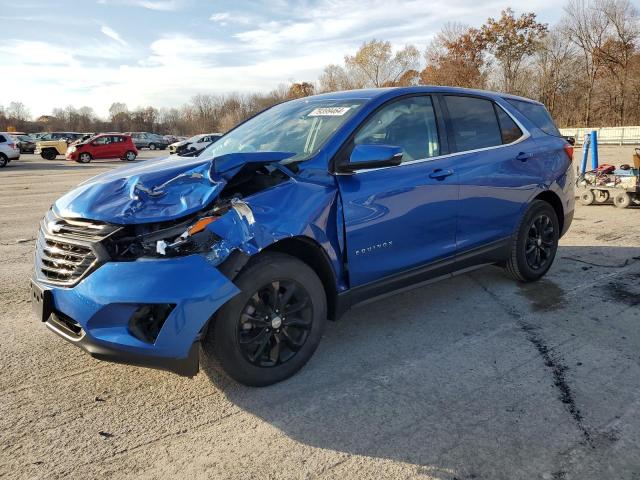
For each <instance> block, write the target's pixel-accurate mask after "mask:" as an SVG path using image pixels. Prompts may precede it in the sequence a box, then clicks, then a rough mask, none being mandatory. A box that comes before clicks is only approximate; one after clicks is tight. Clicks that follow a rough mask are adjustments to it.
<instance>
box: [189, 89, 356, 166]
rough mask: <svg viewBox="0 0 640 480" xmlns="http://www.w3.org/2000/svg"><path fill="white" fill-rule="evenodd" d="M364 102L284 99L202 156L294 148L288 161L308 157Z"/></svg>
mask: <svg viewBox="0 0 640 480" xmlns="http://www.w3.org/2000/svg"><path fill="white" fill-rule="evenodd" d="M363 103H364V100H313V99H301V100H294V101H291V102H286V103H281V104H280V105H276V106H275V107H272V108H270V109H268V110H265V111H264V112H263V113H261V114H259V115H257V116H255V117H253V118H252V119H250V120H248V121H247V122H245V123H243V124H242V125H240V126H239V127H238V128H236V129H235V130H232V131H231V132H229V133H228V134H226V135H225V136H224V137H222V138H221V139H220V140H218V141H217V142H215V143H213V144H211V145H210V146H209V147H208V148H207V149H206V150H205V151H204V152H202V153H201V155H200V156H201V157H204V158H207V157H219V156H220V155H226V154H228V153H253V152H292V153H295V155H294V156H293V157H291V158H289V159H287V162H291V161H302V160H307V159H308V158H310V157H311V156H313V155H314V154H315V153H316V152H317V151H318V150H320V147H322V145H324V143H325V142H326V141H327V140H328V139H329V137H330V136H331V135H333V133H334V132H335V131H336V130H337V129H338V128H339V127H340V126H341V125H342V124H343V123H344V122H345V121H346V120H348V119H349V118H351V117H352V116H353V115H354V114H355V112H356V111H357V110H358V108H360V106H361V105H362V104H363Z"/></svg>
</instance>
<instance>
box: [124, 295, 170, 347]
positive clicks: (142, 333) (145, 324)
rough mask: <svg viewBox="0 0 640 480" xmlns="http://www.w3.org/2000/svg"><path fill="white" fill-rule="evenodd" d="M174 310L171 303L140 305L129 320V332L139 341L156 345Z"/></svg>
mask: <svg viewBox="0 0 640 480" xmlns="http://www.w3.org/2000/svg"><path fill="white" fill-rule="evenodd" d="M174 308H175V305H174V304H171V303H156V304H148V305H140V306H139V307H138V308H137V309H136V311H135V312H133V315H131V318H130V319H129V331H130V332H131V334H132V335H133V336H134V337H136V338H137V339H138V340H142V341H143V342H146V343H154V342H155V341H156V339H157V338H158V334H159V333H160V330H161V329H162V326H163V325H164V322H165V321H166V320H167V317H168V316H169V314H171V312H172V311H173V309H174Z"/></svg>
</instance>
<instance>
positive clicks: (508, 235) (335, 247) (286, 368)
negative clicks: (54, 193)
mask: <svg viewBox="0 0 640 480" xmlns="http://www.w3.org/2000/svg"><path fill="white" fill-rule="evenodd" d="M572 155H573V147H572V146H571V145H570V144H569V143H567V142H566V141H565V140H564V139H563V138H562V137H561V136H560V132H558V129H557V128H556V126H555V125H554V123H553V120H552V119H551V117H550V115H549V113H548V112H547V110H546V109H545V107H544V105H542V104H541V103H539V102H536V101H533V100H529V99H526V98H522V97H516V96H513V95H507V94H502V93H495V92H487V91H480V90H470V89H462V88H450V87H430V86H423V87H405V88H389V89H384V88H383V89H370V90H353V91H349V92H333V93H327V94H324V95H317V96H311V97H306V98H304V99H298V100H292V101H289V102H285V103H281V104H279V105H276V106H273V107H271V108H269V109H267V110H265V111H264V112H262V113H260V114H258V115H257V116H255V117H253V118H251V119H249V120H247V121H246V122H244V123H242V124H240V125H239V126H237V127H236V128H235V129H233V130H231V131H230V132H229V133H227V134H226V135H225V136H224V137H223V138H222V139H221V140H219V141H218V142H215V143H214V144H212V145H210V146H209V147H207V148H206V149H205V150H204V151H203V152H202V153H201V154H200V155H199V156H198V157H194V158H184V159H183V160H182V161H173V162H149V163H148V164H146V165H139V166H135V167H129V168H123V169H120V170H112V171H110V172H106V173H103V174H102V175H99V176H97V177H94V178H93V179H90V180H88V181H85V182H83V183H82V184H81V185H80V186H78V187H77V188H76V189H75V190H72V191H71V192H69V193H67V194H66V195H64V196H63V197H61V198H60V199H58V200H57V201H56V202H55V203H54V205H53V207H52V209H51V210H50V211H49V212H48V213H47V215H46V219H45V220H44V221H43V222H42V223H41V230H40V233H39V236H38V240H37V249H36V256H35V260H36V264H35V271H34V273H35V279H34V281H33V282H32V284H31V285H32V287H31V288H32V293H31V298H32V301H33V302H34V307H35V311H36V313H37V315H38V317H39V319H40V320H41V321H42V322H46V325H47V327H48V328H49V329H50V330H52V331H54V332H56V333H57V334H59V335H60V336H61V337H63V338H64V339H66V340H67V341H70V342H71V343H72V344H74V345H76V346H78V347H80V348H83V349H84V350H86V351H87V352H89V353H90V354H92V355H94V356H96V357H98V358H101V359H105V360H112V361H117V362H124V363H131V364H137V365H144V366H151V367H156V368H164V369H168V370H172V371H175V372H178V373H181V374H183V375H189V376H193V375H195V374H196V372H197V370H198V365H199V355H200V354H199V352H200V351H201V349H202V352H203V354H204V356H205V358H207V359H208V361H207V362H205V365H206V368H214V369H218V368H222V369H223V370H224V371H225V372H226V373H227V374H228V375H229V376H231V377H232V378H234V379H236V380H237V381H239V382H242V383H245V384H248V385H255V386H262V385H269V384H272V383H275V382H278V381H281V380H283V379H285V378H287V377H289V376H291V375H293V374H294V373H295V372H296V371H298V370H299V369H300V368H302V367H303V366H304V365H305V363H306V362H307V361H308V360H309V359H310V358H311V356H312V354H313V352H314V351H315V349H316V347H317V346H318V344H319V342H320V340H321V338H322V336H323V330H324V327H325V324H326V322H327V319H337V318H339V317H340V316H341V314H342V313H343V312H345V311H346V310H348V309H349V308H351V307H353V306H356V305H362V304H366V303H368V302H371V301H372V300H373V299H375V298H381V297H385V296H388V295H389V294H391V293H392V292H396V291H405V290H406V289H408V288H409V287H415V286H420V285H424V284H425V283H427V282H432V281H436V280H439V279H445V278H450V277H452V276H453V275H455V274H460V273H463V272H468V271H470V270H471V269H475V268H479V267H482V266H485V265H491V264H496V265H500V266H503V267H504V268H505V270H506V272H507V273H508V274H509V275H510V276H511V277H513V278H514V279H515V280H516V281H518V282H533V281H536V280H539V279H540V278H542V277H543V276H544V275H545V274H546V273H547V271H548V270H549V268H550V267H551V265H552V264H553V261H554V258H555V256H556V252H557V249H558V241H559V239H560V237H561V236H562V235H564V234H565V232H566V231H567V230H568V228H569V226H570V225H571V222H572V219H573V213H574V203H575V192H574V188H575V182H574V180H575V172H574V169H573V168H572ZM52 244H54V245H55V248H52V247H51V245H52ZM69 251H71V252H73V257H74V259H73V262H74V263H72V265H74V268H69V267H68V264H69V262H70V261H72V260H71V259H69V258H68V257H67V252H69ZM56 255H57V256H56ZM487 280H490V278H488V279H487ZM429 294H430V292H425V295H427V296H428V295H429ZM454 297H455V295H452V298H451V299H450V301H452V302H453V301H455V298H454ZM371 314H372V315H376V312H375V311H374V310H372V313H371ZM469 321H481V319H477V318H469ZM393 328H396V327H394V325H393V324H391V323H390V324H389V329H390V331H391V330H392V329H393ZM403 355H404V356H406V358H409V356H410V355H411V352H403V351H402V349H400V350H399V351H398V353H397V356H398V357H401V356H403ZM211 373H213V372H211Z"/></svg>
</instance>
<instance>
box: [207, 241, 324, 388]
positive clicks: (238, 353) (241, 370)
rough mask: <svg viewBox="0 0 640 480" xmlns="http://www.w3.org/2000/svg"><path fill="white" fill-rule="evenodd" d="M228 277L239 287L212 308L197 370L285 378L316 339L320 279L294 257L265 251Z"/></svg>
mask: <svg viewBox="0 0 640 480" xmlns="http://www.w3.org/2000/svg"><path fill="white" fill-rule="evenodd" d="M234 283H235V284H236V285H237V286H238V287H239V288H240V290H241V292H240V293H239V294H238V295H236V296H235V297H234V298H232V299H231V300H230V301H229V302H227V303H226V304H225V305H224V306H223V307H222V308H221V309H220V310H219V311H218V312H217V313H216V315H215V317H214V319H213V320H212V322H214V323H212V324H211V325H210V326H209V328H208V330H207V334H206V335H205V338H204V341H203V342H202V349H203V357H204V358H203V363H202V367H203V370H204V371H205V372H206V373H207V374H208V375H209V376H210V377H213V378H217V377H218V375H217V374H219V373H220V372H219V370H220V369H222V370H223V371H224V373H226V374H227V375H228V376H229V377H231V378H233V379H234V380H236V381H237V382H240V383H243V384H245V385H249V386H255V387H261V386H266V385H271V384H273V383H277V382H280V381H282V380H284V379H286V378H289V377H290V376H291V375H293V374H294V373H296V372H297V371H298V370H300V369H301V368H302V367H303V366H304V365H305V364H306V363H307V361H308V360H309V359H310V358H311V356H312V355H313V352H314V351H315V349H316V347H317V346H318V344H319V343H320V339H321V337H322V332H323V330H324V326H325V323H326V317H327V299H326V296H325V293H324V288H323V286H322V282H321V281H320V279H319V278H318V276H317V275H316V274H315V272H314V271H313V270H312V269H311V268H310V267H309V266H308V265H307V264H305V263H304V262H302V261H300V260H298V259H297V258H295V257H291V256H289V255H285V254H282V253H276V252H267V253H263V254H260V255H258V256H256V257H254V258H253V259H252V260H251V261H250V262H249V263H248V264H247V266H246V267H245V268H244V269H243V270H242V271H241V272H240V274H239V275H238V276H237V277H236V278H235V279H234Z"/></svg>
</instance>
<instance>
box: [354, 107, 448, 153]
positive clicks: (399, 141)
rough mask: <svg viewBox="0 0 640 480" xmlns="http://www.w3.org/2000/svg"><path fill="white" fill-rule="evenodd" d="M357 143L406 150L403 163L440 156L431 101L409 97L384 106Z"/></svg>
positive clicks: (359, 134) (360, 134)
mask: <svg viewBox="0 0 640 480" xmlns="http://www.w3.org/2000/svg"><path fill="white" fill-rule="evenodd" d="M354 143H355V144H356V145H371V144H380V145H395V146H398V147H402V150H403V154H402V161H403V162H410V161H412V160H420V159H423V158H429V157H435V156H437V155H440V144H439V142H438V128H437V126H436V116H435V113H434V110H433V104H432V103H431V97H428V96H418V97H408V98H404V99H402V100H397V101H393V102H391V103H388V104H386V105H384V106H383V107H382V108H380V110H378V111H377V112H376V113H374V114H373V116H372V117H371V118H370V119H368V120H367V122H366V123H365V124H364V125H363V127H362V128H361V129H360V131H358V133H357V134H356V136H355V139H354Z"/></svg>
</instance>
